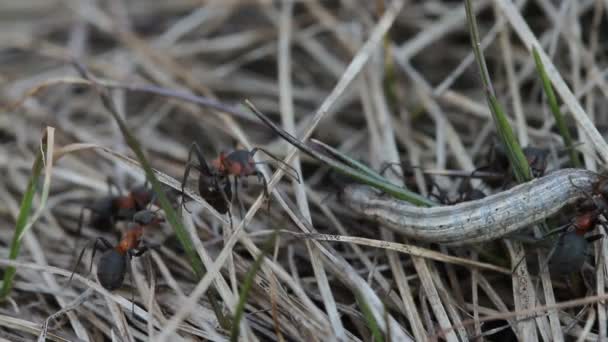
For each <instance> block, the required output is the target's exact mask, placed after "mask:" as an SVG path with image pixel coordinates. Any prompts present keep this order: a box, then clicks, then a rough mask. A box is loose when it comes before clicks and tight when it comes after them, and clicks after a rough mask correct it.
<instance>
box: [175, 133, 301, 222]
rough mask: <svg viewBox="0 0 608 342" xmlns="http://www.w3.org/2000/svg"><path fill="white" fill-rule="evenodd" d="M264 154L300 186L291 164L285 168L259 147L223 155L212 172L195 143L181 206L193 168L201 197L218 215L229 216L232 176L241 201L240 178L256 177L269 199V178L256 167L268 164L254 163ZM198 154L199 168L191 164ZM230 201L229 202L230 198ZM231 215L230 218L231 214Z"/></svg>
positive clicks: (185, 177)
mask: <svg viewBox="0 0 608 342" xmlns="http://www.w3.org/2000/svg"><path fill="white" fill-rule="evenodd" d="M258 151H259V152H263V153H264V154H266V155H267V156H269V157H271V158H272V159H274V160H275V161H277V162H279V163H281V164H282V165H283V166H285V167H287V168H289V169H290V170H291V171H293V172H294V174H291V173H286V174H287V175H288V176H290V177H292V178H293V179H295V180H296V181H297V182H298V183H300V177H299V175H298V173H297V171H296V170H295V169H294V168H293V167H292V166H291V165H288V164H285V163H284V162H283V161H282V160H280V159H278V158H277V157H275V156H274V155H272V154H271V153H270V152H268V151H266V150H265V149H262V148H260V147H255V148H253V149H252V150H251V151H248V150H236V151H233V152H230V153H228V154H226V153H225V152H221V153H220V155H219V157H218V158H216V159H214V160H213V161H212V162H211V165H212V166H213V168H210V167H209V165H208V164H207V162H206V160H205V157H204V156H203V154H202V152H201V149H200V147H199V146H198V144H197V143H192V145H191V146H190V151H189V153H188V163H187V164H186V169H185V171H184V178H183V179H182V203H183V194H184V186H185V183H186V180H187V179H188V175H189V172H190V168H192V167H194V168H195V169H197V170H198V171H199V174H200V175H199V183H198V188H199V192H200V194H201V196H202V197H203V198H204V199H205V200H207V201H208V202H209V204H211V205H212V206H213V207H214V208H215V209H216V210H217V211H218V212H220V213H222V214H223V213H226V212H229V208H228V207H229V204H230V203H231V202H232V198H231V197H232V191H231V185H232V184H231V182H230V179H229V176H233V177H234V194H235V196H236V198H237V200H238V179H239V178H241V177H248V176H257V177H258V180H261V181H262V182H263V183H264V196H266V197H268V182H267V181H266V178H265V177H264V175H263V174H262V172H260V170H258V169H257V168H256V167H255V165H256V164H266V163H267V161H262V162H255V161H254V160H253V156H254V155H255V154H256V153H257V152H258ZM193 152H194V153H196V157H197V159H198V166H197V165H195V164H193V163H192V162H191V159H192V153H193ZM229 197H230V198H229ZM229 215H231V214H230V213H229Z"/></svg>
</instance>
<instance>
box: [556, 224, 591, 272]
mask: <svg viewBox="0 0 608 342" xmlns="http://www.w3.org/2000/svg"><path fill="white" fill-rule="evenodd" d="M588 247H589V241H587V239H585V237H584V236H582V235H580V234H577V233H576V232H567V233H564V234H562V236H560V238H559V239H558V241H557V246H556V247H555V250H554V252H553V255H552V256H551V260H550V261H549V270H550V271H551V273H552V274H557V275H567V274H570V273H574V272H578V271H579V270H580V269H581V268H582V267H583V264H584V263H585V261H586V260H587V249H588Z"/></svg>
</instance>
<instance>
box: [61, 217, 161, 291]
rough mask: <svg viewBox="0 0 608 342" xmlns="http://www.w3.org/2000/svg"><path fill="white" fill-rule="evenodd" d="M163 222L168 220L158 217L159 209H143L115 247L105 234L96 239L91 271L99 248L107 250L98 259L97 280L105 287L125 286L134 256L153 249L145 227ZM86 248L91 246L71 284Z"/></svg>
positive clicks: (78, 260) (79, 259)
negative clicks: (157, 211)
mask: <svg viewBox="0 0 608 342" xmlns="http://www.w3.org/2000/svg"><path fill="white" fill-rule="evenodd" d="M161 222H164V219H163V218H162V217H159V216H157V215H156V213H155V212H153V211H150V210H141V211H138V212H137V213H135V214H134V215H133V222H130V223H129V225H128V227H127V230H126V231H125V233H124V234H123V237H122V239H121V240H120V241H119V242H118V243H117V244H116V246H112V244H111V243H110V242H109V241H108V240H106V239H105V238H103V237H97V238H96V239H95V240H94V243H93V255H92V256H91V265H90V267H89V272H91V268H92V267H93V259H94V258H95V253H96V252H97V250H98V249H99V250H101V251H102V252H104V253H103V255H102V256H101V258H99V261H98V262H97V279H99V283H100V284H101V286H103V287H104V288H105V289H106V290H108V291H112V290H115V289H118V288H120V287H121V286H122V283H123V281H124V278H125V274H126V272H127V269H128V262H129V261H130V260H131V258H132V257H139V256H141V255H143V254H144V253H145V252H147V251H148V249H150V248H151V247H150V246H149V245H146V244H145V243H144V242H142V240H141V238H142V236H143V233H144V229H145V228H146V227H148V226H151V225H155V224H158V223H161ZM86 248H87V246H85V247H84V248H83V249H82V251H81V252H80V255H79V256H78V259H77V261H76V265H75V267H74V271H72V275H71V276H70V279H69V281H68V284H69V283H70V282H71V281H72V277H73V276H74V272H76V267H77V266H78V264H79V263H80V261H81V260H82V257H83V255H84V252H85V250H86Z"/></svg>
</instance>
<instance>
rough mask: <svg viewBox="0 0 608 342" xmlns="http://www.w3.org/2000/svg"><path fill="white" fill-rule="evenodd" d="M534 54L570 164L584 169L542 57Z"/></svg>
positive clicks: (534, 51)
mask: <svg viewBox="0 0 608 342" xmlns="http://www.w3.org/2000/svg"><path fill="white" fill-rule="evenodd" d="M532 54H533V55H534V62H535V63H536V70H537V71H538V74H539V76H540V79H541V80H542V83H543V89H544V90H545V95H546V96H547V101H548V102H549V108H551V112H552V113H553V116H554V117H555V125H556V126H557V129H558V130H559V134H561V136H562V139H564V145H566V148H567V149H568V152H569V154H570V162H571V163H572V166H574V167H582V165H583V163H582V162H581V159H580V157H579V155H578V153H576V150H575V149H574V141H573V140H572V136H571V135H570V131H569V130H568V126H567V125H566V120H565V119H564V116H563V115H562V112H561V111H560V110H559V105H558V104H557V97H556V96H555V92H554V91H553V87H552V86H551V81H550V80H549V76H547V71H546V70H545V66H544V65H543V62H542V61H541V59H540V55H539V54H538V51H537V50H536V48H533V49H532Z"/></svg>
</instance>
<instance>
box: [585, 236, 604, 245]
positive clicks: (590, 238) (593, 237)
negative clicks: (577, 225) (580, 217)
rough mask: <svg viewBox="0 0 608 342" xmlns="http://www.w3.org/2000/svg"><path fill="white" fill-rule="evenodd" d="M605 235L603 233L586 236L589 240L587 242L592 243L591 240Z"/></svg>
mask: <svg viewBox="0 0 608 342" xmlns="http://www.w3.org/2000/svg"><path fill="white" fill-rule="evenodd" d="M603 237H604V235H603V234H595V235H591V236H588V237H586V238H585V240H587V242H589V243H591V242H594V241H597V240H599V239H601V238H603Z"/></svg>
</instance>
